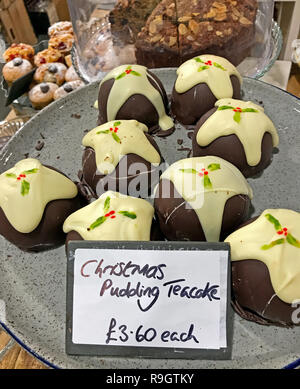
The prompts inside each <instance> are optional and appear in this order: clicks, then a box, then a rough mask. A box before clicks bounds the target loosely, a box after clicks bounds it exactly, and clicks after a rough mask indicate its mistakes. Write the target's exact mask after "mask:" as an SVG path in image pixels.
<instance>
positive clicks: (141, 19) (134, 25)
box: [109, 0, 161, 45]
mask: <svg viewBox="0 0 300 389" xmlns="http://www.w3.org/2000/svg"><path fill="white" fill-rule="evenodd" d="M160 1H161V0H118V2H117V4H116V6H115V7H114V9H113V10H112V11H111V12H110V13H109V21H110V24H111V31H112V34H113V37H114V39H115V40H116V41H117V44H118V45H124V44H130V43H134V42H135V40H136V37H137V34H138V32H140V31H141V29H142V27H143V26H145V24H146V21H147V19H148V17H149V16H150V14H151V12H152V11H153V9H154V8H155V7H156V6H157V4H158V3H159V2H160Z"/></svg>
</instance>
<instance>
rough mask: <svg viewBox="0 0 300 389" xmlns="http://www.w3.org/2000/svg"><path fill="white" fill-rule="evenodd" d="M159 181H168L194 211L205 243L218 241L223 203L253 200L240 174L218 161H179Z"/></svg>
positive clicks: (230, 165) (225, 163)
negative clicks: (245, 197) (236, 198)
mask: <svg viewBox="0 0 300 389" xmlns="http://www.w3.org/2000/svg"><path fill="white" fill-rule="evenodd" d="M205 177H206V178H205ZM161 179H167V180H170V181H171V182H172V183H173V184H174V186H175V189H176V190H177V192H178V193H179V194H180V196H181V197H182V198H183V199H184V200H185V201H186V202H187V203H188V204H189V205H190V206H191V207H192V208H193V209H194V211H195V212H196V214H197V216H198V218H199V221H200V224H201V226H202V229H203V232H204V234H205V237H206V240H207V241H208V242H216V241H219V238H220V231H221V227H222V219H223V212H224V207H225V204H226V201H227V200H228V199H230V198H231V197H233V196H236V195H239V194H243V195H248V196H249V198H250V199H251V198H252V197H253V194H252V189H251V187H250V186H249V184H248V183H247V181H246V179H245V178H244V176H243V175H242V173H241V172H240V171H239V170H238V169H237V168H236V167H235V166H233V165H232V164H231V163H229V162H227V161H225V160H224V159H221V158H218V157H211V156H208V157H196V158H187V159H182V160H180V161H177V162H175V163H174V164H173V165H171V166H170V167H169V168H168V169H167V170H166V171H165V172H164V173H163V174H162V176H161Z"/></svg>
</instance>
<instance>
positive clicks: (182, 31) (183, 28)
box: [178, 23, 188, 35]
mask: <svg viewBox="0 0 300 389" xmlns="http://www.w3.org/2000/svg"><path fill="white" fill-rule="evenodd" d="M178 31H179V34H180V35H185V34H187V33H188V29H187V28H186V26H185V25H184V24H182V23H180V24H179V26H178Z"/></svg>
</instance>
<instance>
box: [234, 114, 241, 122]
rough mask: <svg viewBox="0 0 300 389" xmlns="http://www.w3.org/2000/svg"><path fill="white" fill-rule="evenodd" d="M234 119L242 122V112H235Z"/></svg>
mask: <svg viewBox="0 0 300 389" xmlns="http://www.w3.org/2000/svg"><path fill="white" fill-rule="evenodd" d="M233 120H234V121H235V122H237V123H240V121H241V113H240V112H235V114H234V115H233Z"/></svg>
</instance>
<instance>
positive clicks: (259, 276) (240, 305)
mask: <svg viewBox="0 0 300 389" xmlns="http://www.w3.org/2000/svg"><path fill="white" fill-rule="evenodd" d="M232 291H233V300H232V301H233V307H234V308H235V310H236V312H237V313H238V314H239V315H240V316H242V317H243V318H244V319H246V320H250V321H254V322H256V323H258V324H265V325H271V324H273V325H279V326H287V327H291V326H293V325H296V323H293V321H292V314H293V312H294V311H295V310H296V309H299V305H296V307H294V308H293V307H292V305H291V304H288V303H286V302H284V301H282V300H280V298H279V297H278V296H276V295H275V291H274V289H273V286H272V284H271V279H270V274H269V270H268V268H267V266H266V265H265V264H264V263H263V262H261V261H259V260H256V259H245V260H242V261H232ZM274 295H275V297H273V296H274ZM298 325H299V324H298Z"/></svg>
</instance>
